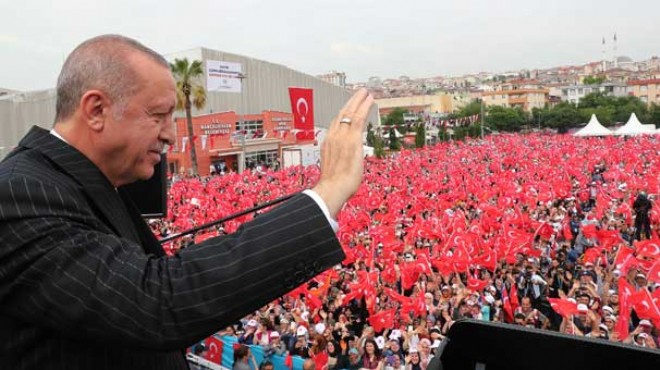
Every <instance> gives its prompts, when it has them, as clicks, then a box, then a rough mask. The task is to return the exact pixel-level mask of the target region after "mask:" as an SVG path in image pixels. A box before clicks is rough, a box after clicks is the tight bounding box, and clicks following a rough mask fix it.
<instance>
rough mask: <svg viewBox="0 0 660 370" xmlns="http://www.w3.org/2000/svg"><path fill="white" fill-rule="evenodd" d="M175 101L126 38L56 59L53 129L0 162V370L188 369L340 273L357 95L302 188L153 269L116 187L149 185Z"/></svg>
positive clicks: (355, 160) (359, 111)
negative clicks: (267, 307)
mask: <svg viewBox="0 0 660 370" xmlns="http://www.w3.org/2000/svg"><path fill="white" fill-rule="evenodd" d="M175 99H176V92H175V82H174V80H173V79H172V76H171V74H170V71H169V68H168V65H167V63H166V62H165V61H164V60H163V58H162V57H161V56H160V55H158V54H156V53H155V52H153V51H152V50H150V49H148V48H146V47H144V46H143V45H141V44H139V43H137V42H136V41H134V40H131V39H128V38H125V37H122V36H114V35H107V36H99V37H97V38H94V39H91V40H88V41H86V42H84V43H83V44H81V45H80V46H78V47H77V48H76V49H75V50H74V51H73V52H72V53H71V55H70V56H69V57H68V58H67V60H66V62H65V64H64V66H63V67H62V71H61V73H60V76H59V78H58V83H57V113H56V120H55V125H54V128H53V130H51V131H50V132H48V131H46V130H43V129H40V128H36V127H35V128H33V129H32V130H31V131H30V132H29V133H28V134H27V135H26V136H25V137H24V138H23V139H22V140H21V142H20V143H19V145H18V147H17V148H16V150H15V151H14V152H12V153H11V154H10V155H9V156H8V157H7V158H6V159H5V160H4V161H3V162H2V163H1V164H0V369H67V370H72V369H141V370H144V369H185V368H187V364H186V363H185V360H184V356H183V352H182V349H183V348H185V347H187V346H189V345H191V344H192V343H195V342H196V341H199V340H200V339H202V338H204V337H206V336H208V335H210V334H212V333H213V332H215V331H216V330H218V329H219V328H222V327H224V326H226V325H227V324H228V323H231V322H234V321H236V320H237V319H239V318H240V317H242V316H244V315H245V314H247V313H248V312H250V311H253V310H255V309H257V308H258V307H260V306H262V305H264V304H266V303H268V302H270V301H272V300H273V299H275V298H277V297H279V296H281V295H283V294H285V293H286V292H288V291H290V290H291V289H293V288H294V287H296V286H297V285H299V284H301V283H303V282H304V281H306V280H308V279H310V278H312V277H313V276H315V275H317V274H318V273H320V272H321V271H323V270H324V269H326V268H328V267H330V266H332V265H334V264H336V263H338V262H340V261H341V260H342V259H343V257H344V254H343V252H342V249H341V247H340V245H339V243H338V241H337V239H336V237H335V234H334V231H333V228H335V227H336V225H335V224H334V221H333V218H334V217H335V216H336V214H337V213H338V212H339V210H340V208H341V206H342V205H343V204H344V202H346V200H347V199H348V198H350V196H351V195H352V194H353V193H354V192H355V191H356V190H357V187H358V186H359V184H360V181H361V178H362V157H361V156H362V143H361V133H362V130H363V128H364V121H365V119H366V116H367V113H368V110H369V108H370V106H371V104H372V102H373V99H372V98H371V97H370V96H369V95H368V94H367V93H366V92H365V91H360V92H358V93H357V94H356V95H355V96H353V98H351V100H350V101H349V102H348V103H347V104H346V106H345V107H344V108H343V109H342V111H341V112H340V115H339V117H338V118H337V119H335V120H334V121H333V122H332V123H331V126H330V128H329V130H328V135H327V138H326V140H325V142H324V143H323V146H322V148H321V155H322V163H321V169H322V173H321V178H320V180H319V183H318V184H317V185H316V186H315V187H314V189H311V190H309V191H306V192H305V194H301V195H298V196H296V197H294V198H293V199H291V200H290V201H288V202H286V203H284V204H283V205H281V206H280V207H277V208H276V209H274V210H273V211H271V212H269V213H267V214H264V215H262V216H259V217H257V218H256V219H255V220H254V221H252V222H250V223H247V224H245V225H244V226H243V227H242V228H241V229H240V230H239V231H238V232H237V233H235V234H233V235H231V236H228V237H220V238H213V239H209V240H207V241H205V242H203V243H201V244H199V245H196V246H193V247H191V248H187V249H185V250H183V251H181V252H180V253H178V254H177V255H176V256H174V257H166V256H165V255H164V253H163V250H162V249H161V248H160V245H159V244H158V242H157V241H156V240H155V238H154V237H153V235H152V234H151V232H150V230H149V229H148V227H147V226H146V224H145V223H144V222H143V221H142V219H141V218H140V216H139V214H138V212H137V210H136V209H135V207H134V205H133V204H132V203H131V202H130V200H128V198H127V197H126V196H125V195H124V194H123V193H122V191H121V190H117V188H119V187H120V186H121V185H124V184H128V183H130V182H133V181H135V180H137V179H146V178H149V177H150V176H152V174H153V166H154V164H156V163H157V161H158V160H159V153H160V152H161V150H163V147H164V145H166V144H170V143H171V142H172V141H173V139H174V134H173V123H172V113H173V110H174V105H175ZM275 265H276V266H277V268H276V269H274V268H269V266H275ZM273 271H275V273H273Z"/></svg>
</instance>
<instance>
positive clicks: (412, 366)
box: [406, 348, 424, 370]
mask: <svg viewBox="0 0 660 370" xmlns="http://www.w3.org/2000/svg"><path fill="white" fill-rule="evenodd" d="M406 370H424V368H423V367H422V363H421V359H420V357H419V352H417V349H416V348H413V349H411V350H410V351H409V354H408V357H406Z"/></svg>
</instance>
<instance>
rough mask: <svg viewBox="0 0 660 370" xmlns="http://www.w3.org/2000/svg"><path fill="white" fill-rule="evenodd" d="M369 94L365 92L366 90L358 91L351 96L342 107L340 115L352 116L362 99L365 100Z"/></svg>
mask: <svg viewBox="0 0 660 370" xmlns="http://www.w3.org/2000/svg"><path fill="white" fill-rule="evenodd" d="M368 95H369V93H368V92H367V89H360V90H358V91H357V92H356V93H355V94H353V96H352V97H351V98H350V99H349V100H348V102H347V103H346V105H344V108H343V109H342V113H345V114H349V115H352V114H353V113H355V112H356V111H357V110H358V107H359V106H360V104H362V102H363V101H364V99H366V98H367V96H368Z"/></svg>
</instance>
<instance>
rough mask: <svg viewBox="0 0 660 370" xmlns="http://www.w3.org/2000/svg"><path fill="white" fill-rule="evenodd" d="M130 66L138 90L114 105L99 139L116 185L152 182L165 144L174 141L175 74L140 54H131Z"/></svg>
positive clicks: (104, 159) (101, 149) (105, 160)
mask: <svg viewBox="0 0 660 370" xmlns="http://www.w3.org/2000/svg"><path fill="white" fill-rule="evenodd" d="M129 63H130V64H131V65H132V66H133V68H134V70H135V73H136V76H137V78H136V81H135V83H136V91H135V92H134V93H133V95H132V96H129V97H127V98H126V99H125V101H124V102H123V104H120V103H119V102H112V106H111V110H112V112H109V113H108V114H107V115H106V121H105V124H104V127H103V132H102V133H101V135H102V137H101V138H100V140H99V143H100V144H101V146H102V148H100V149H99V150H100V151H101V152H102V153H103V154H102V155H103V158H102V160H103V161H104V162H106V164H107V167H108V168H109V171H110V173H109V174H110V175H111V176H112V177H113V178H111V180H112V181H113V182H114V185H122V184H127V183H131V182H134V181H136V180H139V179H149V178H150V177H151V176H152V175H153V172H154V169H153V167H154V166H155V165H156V164H157V163H158V162H160V152H161V151H162V149H163V144H164V142H167V143H169V144H173V142H174V126H173V122H172V114H173V112H174V107H175V104H176V85H175V82H174V79H173V77H172V74H171V73H170V71H169V69H168V68H166V67H164V66H161V65H160V64H157V63H156V62H155V61H153V60H152V59H150V57H148V56H146V55H142V54H139V53H133V54H131V55H130V56H129ZM106 175H108V174H106Z"/></svg>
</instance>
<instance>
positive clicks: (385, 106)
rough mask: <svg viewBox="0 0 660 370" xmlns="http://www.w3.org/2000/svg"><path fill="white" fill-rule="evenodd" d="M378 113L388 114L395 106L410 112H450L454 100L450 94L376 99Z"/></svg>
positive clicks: (453, 106)
mask: <svg viewBox="0 0 660 370" xmlns="http://www.w3.org/2000/svg"><path fill="white" fill-rule="evenodd" d="M376 104H377V105H378V109H379V114H380V115H381V116H384V115H387V114H389V113H390V112H391V111H392V110H394V109H395V108H403V109H405V110H407V111H409V112H411V113H444V114H447V113H451V112H453V111H454V109H455V108H456V105H458V104H456V101H455V99H454V97H453V96H452V95H451V94H438V95H415V96H404V97H399V98H386V99H376Z"/></svg>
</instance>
